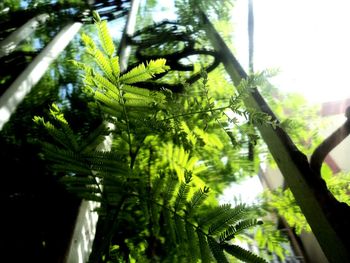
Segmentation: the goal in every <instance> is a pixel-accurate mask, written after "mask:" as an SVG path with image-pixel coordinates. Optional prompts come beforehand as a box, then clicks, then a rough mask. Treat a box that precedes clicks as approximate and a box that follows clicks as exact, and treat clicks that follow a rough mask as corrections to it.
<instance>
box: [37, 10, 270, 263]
mask: <svg viewBox="0 0 350 263" xmlns="http://www.w3.org/2000/svg"><path fill="white" fill-rule="evenodd" d="M94 18H95V20H96V26H97V29H98V34H99V40H100V46H101V47H102V48H99V47H98V45H97V44H96V43H95V42H94V41H93V39H92V38H90V37H89V36H87V35H83V36H82V40H83V42H84V44H85V47H86V52H87V53H88V54H89V55H90V56H91V57H92V58H93V59H94V62H95V65H93V66H91V65H86V64H84V63H81V62H77V61H74V62H73V63H74V64H75V65H76V66H77V67H78V68H80V69H81V70H82V72H83V77H84V87H83V90H84V92H85V93H86V94H87V95H89V96H90V97H91V98H93V101H94V102H93V103H91V104H90V107H94V108H96V109H97V110H99V111H100V112H101V115H102V117H103V118H104V120H105V122H104V123H103V124H102V125H101V126H100V127H98V128H97V129H96V130H95V131H93V132H91V133H90V134H89V136H87V137H86V138H81V137H80V136H78V135H76V134H75V133H74V132H73V131H72V129H71V128H70V126H69V123H68V122H67V121H66V119H65V118H64V116H63V114H62V112H61V111H60V108H59V107H58V106H57V105H55V104H53V105H52V107H51V111H50V116H49V119H48V120H46V119H45V118H43V117H38V116H36V117H34V121H35V122H36V123H37V124H38V125H40V126H41V127H43V129H45V130H46V131H47V132H48V134H50V135H51V137H52V139H53V141H51V142H44V143H43V144H42V147H43V153H44V158H46V159H47V160H49V161H50V162H51V163H52V169H53V170H55V171H57V172H60V173H63V174H64V176H63V177H62V179H61V181H62V183H64V184H65V185H66V187H67V189H68V190H70V191H71V192H73V193H75V194H77V195H78V196H80V197H81V198H83V199H87V200H92V201H97V202H99V203H100V208H99V212H100V220H103V222H104V227H103V228H101V229H98V231H97V233H96V238H95V243H94V246H93V251H92V254H91V257H90V260H91V262H111V260H114V261H118V262H123V261H129V260H130V259H131V258H132V259H134V260H136V261H142V262H198V261H202V262H212V261H216V262H228V256H231V255H232V256H234V257H236V258H237V259H240V260H243V261H246V262H266V261H265V260H264V259H262V258H260V257H258V256H257V255H254V254H253V253H251V252H249V251H247V250H245V249H243V248H241V247H240V246H238V245H237V244H235V243H234V241H235V238H236V236H239V235H240V234H242V233H244V232H245V231H246V230H248V229H251V228H252V227H255V226H258V225H261V223H262V222H261V221H260V220H257V219H255V218H252V215H251V213H250V210H251V209H250V208H248V207H247V206H246V205H244V204H240V205H237V206H236V207H231V206H230V205H221V206H217V205H213V204H212V203H210V202H209V201H208V200H209V198H210V197H209V188H208V187H207V186H206V183H205V180H204V179H203V178H202V177H201V173H203V172H204V171H205V170H206V169H209V167H207V166H206V165H205V160H204V159H203V156H204V157H205V156H206V155H202V156H200V155H199V153H202V151H201V150H200V149H198V148H199V145H200V143H201V144H202V145H203V144H204V145H206V146H207V148H206V150H207V151H208V152H209V150H210V149H211V150H213V149H216V148H218V149H219V150H220V147H221V148H223V145H222V146H217V145H215V144H217V142H218V141H219V142H220V140H218V139H217V137H215V136H211V134H210V133H209V132H207V131H206V130H205V129H203V128H201V122H199V123H200V125H198V126H197V127H196V128H195V129H193V131H195V132H194V133H192V131H191V129H189V125H190V124H188V125H187V123H188V122H186V121H185V119H184V118H183V117H189V116H194V117H195V118H197V119H201V118H198V117H200V116H203V114H206V115H207V123H206V125H207V126H208V123H215V124H217V123H218V122H219V123H220V120H219V119H220V118H221V117H220V116H219V115H218V114H217V112H218V110H217V109H216V108H214V106H215V105H214V104H212V103H211V102H210V101H211V99H210V98H209V95H208V94H206V95H205V96H204V100H203V105H205V107H206V108H205V110H201V111H200V112H191V111H190V107H188V104H187V106H186V105H183V107H182V108H181V114H178V115H174V114H173V112H174V111H175V110H176V111H178V109H175V110H174V109H173V108H172V105H173V104H172V103H171V101H169V99H170V98H171V96H169V91H150V90H148V89H146V88H138V87H136V86H135V83H138V82H145V81H152V79H153V77H154V76H155V75H157V74H160V73H163V72H166V71H167V70H169V67H168V66H167V65H166V60H165V59H157V60H151V61H149V62H147V63H145V64H140V65H138V66H137V67H135V68H133V69H131V70H129V71H128V72H121V70H120V66H119V59H118V56H116V54H115V47H114V45H113V41H112V38H111V36H110V34H109V33H108V28H107V25H106V22H105V21H100V18H99V16H98V14H95V15H94ZM197 102H198V100H197ZM186 107H187V109H188V111H187V112H186V111H185V109H186ZM226 108H233V109H235V111H236V112H238V113H242V112H243V111H240V109H239V108H238V107H236V103H235V102H234V101H231V102H230V104H229V106H227V107H226ZM226 108H222V110H225V109H226ZM242 114H243V113H242ZM248 114H250V113H248ZM254 114H255V115H257V114H256V113H254ZM254 114H253V115H254ZM209 117H210V118H211V120H210V119H209ZM210 121H211V122H210ZM186 127H187V128H186ZM219 127H220V128H224V129H225V127H223V126H222V125H219ZM106 138H109V139H110V140H111V141H112V144H111V145H110V149H107V148H100V146H101V143H103V142H105V140H106ZM215 138H216V139H215ZM199 142H200V143H199ZM97 146H99V147H97ZM163 153H166V154H163Z"/></svg>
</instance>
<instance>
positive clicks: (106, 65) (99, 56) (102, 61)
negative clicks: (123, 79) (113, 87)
mask: <svg viewBox="0 0 350 263" xmlns="http://www.w3.org/2000/svg"><path fill="white" fill-rule="evenodd" d="M94 59H95V61H96V63H97V65H98V66H99V67H100V69H101V70H102V72H103V73H104V74H105V75H106V76H107V77H108V79H109V80H110V81H112V82H115V80H116V79H115V77H114V75H113V69H112V66H111V64H110V62H109V59H108V58H106V56H105V55H104V54H103V53H102V51H101V50H99V49H97V50H96V51H95V54H94Z"/></svg>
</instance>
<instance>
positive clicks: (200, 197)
mask: <svg viewBox="0 0 350 263" xmlns="http://www.w3.org/2000/svg"><path fill="white" fill-rule="evenodd" d="M208 192H209V188H208V187H205V186H204V188H203V189H199V190H197V191H196V192H195V193H194V194H193V196H192V198H191V200H190V202H188V203H187V205H186V206H187V209H186V212H187V214H188V215H191V214H192V213H193V212H194V210H196V209H197V208H198V207H199V206H200V205H201V204H203V202H204V201H205V199H206V198H207V197H208Z"/></svg>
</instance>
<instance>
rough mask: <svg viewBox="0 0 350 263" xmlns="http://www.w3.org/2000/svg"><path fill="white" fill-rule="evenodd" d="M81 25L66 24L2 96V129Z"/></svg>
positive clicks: (0, 118)
mask: <svg viewBox="0 0 350 263" xmlns="http://www.w3.org/2000/svg"><path fill="white" fill-rule="evenodd" d="M81 26H82V24H81V23H77V22H76V23H71V24H68V25H67V26H65V27H64V28H63V29H62V30H61V31H60V32H59V33H58V34H57V35H56V36H55V37H54V39H53V40H52V41H51V42H50V43H49V44H48V45H47V46H46V47H45V48H44V50H43V51H41V52H40V54H39V55H38V56H36V57H35V58H34V60H33V61H32V62H31V63H30V64H29V65H28V67H27V68H26V69H25V70H24V71H23V72H22V73H21V74H20V75H19V76H18V77H17V79H16V80H15V81H14V82H13V83H12V85H11V86H10V87H9V88H8V89H7V90H6V91H5V93H4V94H3V95H2V96H1V97H0V130H1V129H2V127H3V126H4V124H5V123H6V122H7V121H8V120H9V119H10V116H11V114H12V113H13V112H14V111H15V110H16V108H17V106H18V104H19V103H20V102H21V101H22V100H23V99H24V97H25V96H26V95H27V94H28V93H29V92H30V90H31V89H32V87H33V86H35V85H36V84H37V83H38V82H39V80H40V79H41V77H42V76H43V75H44V74H45V72H46V71H47V69H48V68H49V66H50V64H51V63H52V62H53V61H54V60H55V59H56V58H57V57H58V56H59V54H60V53H61V52H62V50H64V48H65V47H66V46H67V45H68V44H69V42H70V41H71V40H72V39H73V37H74V36H75V35H76V33H77V32H78V31H79V29H80V28H81Z"/></svg>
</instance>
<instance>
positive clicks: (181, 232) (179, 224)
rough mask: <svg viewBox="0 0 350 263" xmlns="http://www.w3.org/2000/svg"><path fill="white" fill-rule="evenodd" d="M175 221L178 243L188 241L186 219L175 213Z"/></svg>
mask: <svg viewBox="0 0 350 263" xmlns="http://www.w3.org/2000/svg"><path fill="white" fill-rule="evenodd" d="M174 223H175V232H176V240H177V243H178V244H182V245H183V244H184V243H185V242H186V239H185V237H186V230H185V223H184V220H183V218H181V217H180V216H179V215H177V214H176V213H174Z"/></svg>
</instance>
